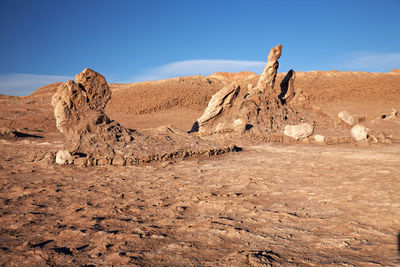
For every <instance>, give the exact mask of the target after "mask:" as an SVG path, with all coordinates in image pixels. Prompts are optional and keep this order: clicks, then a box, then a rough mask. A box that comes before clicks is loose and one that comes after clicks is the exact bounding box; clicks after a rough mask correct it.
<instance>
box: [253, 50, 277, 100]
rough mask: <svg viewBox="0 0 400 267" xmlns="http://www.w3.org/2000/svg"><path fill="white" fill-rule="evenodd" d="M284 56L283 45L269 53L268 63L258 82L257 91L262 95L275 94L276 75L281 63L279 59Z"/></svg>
mask: <svg viewBox="0 0 400 267" xmlns="http://www.w3.org/2000/svg"><path fill="white" fill-rule="evenodd" d="M281 55H282V45H281V44H279V45H277V46H275V47H272V48H271V50H270V51H269V55H268V62H267V65H266V66H265V68H264V71H263V72H262V74H261V76H260V79H259V80H258V83H257V86H256V88H255V89H256V90H258V91H259V92H261V93H265V92H266V93H273V90H274V85H275V79H276V74H277V73H278V68H279V62H278V59H279V58H280V57H281Z"/></svg>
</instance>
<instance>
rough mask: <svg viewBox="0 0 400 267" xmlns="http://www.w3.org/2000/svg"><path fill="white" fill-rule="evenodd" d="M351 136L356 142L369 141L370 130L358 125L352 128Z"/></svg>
mask: <svg viewBox="0 0 400 267" xmlns="http://www.w3.org/2000/svg"><path fill="white" fill-rule="evenodd" d="M351 136H353V138H354V139H356V141H362V140H367V138H368V129H367V128H365V126H364V125H361V124H357V125H355V126H354V127H353V128H351Z"/></svg>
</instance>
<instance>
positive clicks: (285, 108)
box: [193, 45, 303, 139]
mask: <svg viewBox="0 0 400 267" xmlns="http://www.w3.org/2000/svg"><path fill="white" fill-rule="evenodd" d="M281 53H282V45H277V46H276V47H273V48H272V49H271V51H270V54H269V56H268V62H267V64H266V66H265V69H264V71H263V73H262V74H261V76H260V78H259V80H258V82H257V86H255V87H253V86H252V85H249V84H248V83H246V84H237V83H236V84H235V83H233V84H229V85H228V86H226V87H225V88H223V89H222V90H220V91H219V92H217V93H216V94H215V95H214V96H213V97H212V99H211V101H210V103H209V105H208V107H207V109H206V110H205V112H204V114H203V115H202V116H201V117H200V118H199V119H198V120H197V121H196V123H195V124H194V126H196V127H193V129H197V130H198V132H199V135H200V136H207V135H213V134H222V133H236V134H243V133H245V134H246V133H247V134H249V135H250V136H251V137H255V138H262V139H268V136H271V135H279V136H283V130H284V127H285V125H287V124H299V123H302V122H303V120H302V119H301V117H300V115H299V113H298V112H297V111H295V110H293V109H292V108H291V107H290V106H289V105H287V104H288V102H290V101H291V100H292V99H293V97H294V95H295V89H294V88H293V80H294V76H295V75H294V71H293V70H291V71H290V75H288V77H287V79H286V80H285V81H284V83H285V86H286V87H285V89H284V90H281V92H279V93H278V92H276V91H275V89H274V84H275V79H276V75H277V71H278V66H279V63H278V59H279V57H280V56H281Z"/></svg>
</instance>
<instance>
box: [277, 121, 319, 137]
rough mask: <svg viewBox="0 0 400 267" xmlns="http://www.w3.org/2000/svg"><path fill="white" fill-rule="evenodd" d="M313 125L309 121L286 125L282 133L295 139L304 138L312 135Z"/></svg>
mask: <svg viewBox="0 0 400 267" xmlns="http://www.w3.org/2000/svg"><path fill="white" fill-rule="evenodd" d="M313 131H314V127H313V126H312V125H311V124H309V123H302V124H297V125H286V126H285V129H284V132H283V133H284V135H286V136H289V137H291V138H294V139H296V140H300V139H304V138H307V137H309V136H310V135H312V133H313Z"/></svg>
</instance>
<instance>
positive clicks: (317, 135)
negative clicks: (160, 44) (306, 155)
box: [314, 134, 325, 143]
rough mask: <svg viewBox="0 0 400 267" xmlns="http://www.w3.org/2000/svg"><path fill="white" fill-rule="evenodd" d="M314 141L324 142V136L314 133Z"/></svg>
mask: <svg viewBox="0 0 400 267" xmlns="http://www.w3.org/2000/svg"><path fill="white" fill-rule="evenodd" d="M314 141H315V142H317V143H324V142H325V136H323V135H319V134H316V135H314Z"/></svg>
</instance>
